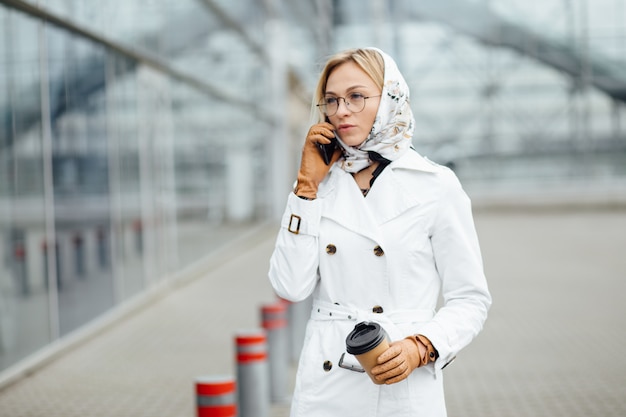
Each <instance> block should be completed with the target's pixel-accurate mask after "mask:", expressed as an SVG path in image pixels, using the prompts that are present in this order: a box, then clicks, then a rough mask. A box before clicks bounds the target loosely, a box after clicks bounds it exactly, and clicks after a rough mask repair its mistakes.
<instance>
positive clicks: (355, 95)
mask: <svg viewBox="0 0 626 417" xmlns="http://www.w3.org/2000/svg"><path fill="white" fill-rule="evenodd" d="M363 98H365V96H364V95H363V94H361V93H352V94H350V100H361V99H363Z"/></svg>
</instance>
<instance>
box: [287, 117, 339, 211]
mask: <svg viewBox="0 0 626 417" xmlns="http://www.w3.org/2000/svg"><path fill="white" fill-rule="evenodd" d="M334 136H335V127H334V126H333V125H332V124H330V123H326V122H323V123H318V124H315V125H313V126H311V128H310V129H309V133H308V134H307V136H306V140H305V141H304V146H303V147H302V159H301V161H300V170H299V171H298V183H297V185H296V189H295V193H296V195H297V196H299V197H304V198H308V199H310V200H313V199H315V198H316V197H317V187H318V186H319V184H320V183H321V182H322V180H323V179H324V177H326V174H328V171H329V170H330V167H331V166H332V165H333V164H334V163H335V162H337V160H338V159H339V157H340V156H341V151H340V149H339V148H337V149H335V152H334V153H333V156H332V158H331V160H330V164H328V165H326V164H325V163H324V160H323V159H322V156H321V155H320V152H319V149H318V148H317V144H318V143H320V144H324V145H326V144H329V143H330V142H331V139H333V138H334Z"/></svg>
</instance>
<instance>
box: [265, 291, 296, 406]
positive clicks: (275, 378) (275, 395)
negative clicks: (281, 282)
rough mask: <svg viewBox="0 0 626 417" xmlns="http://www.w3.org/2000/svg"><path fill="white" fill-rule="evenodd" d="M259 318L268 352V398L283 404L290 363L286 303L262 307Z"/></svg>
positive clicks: (278, 302)
mask: <svg viewBox="0 0 626 417" xmlns="http://www.w3.org/2000/svg"><path fill="white" fill-rule="evenodd" d="M261 316H262V323H263V328H264V329H265V331H266V333H267V344H268V350H269V373H270V398H271V400H272V402H284V401H286V400H287V376H288V372H289V362H290V360H289V359H290V355H289V334H288V329H287V303H285V302H284V301H282V300H280V301H276V302H275V303H273V304H267V305H264V306H262V307H261Z"/></svg>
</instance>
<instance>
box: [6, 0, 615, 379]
mask: <svg viewBox="0 0 626 417" xmlns="http://www.w3.org/2000/svg"><path fill="white" fill-rule="evenodd" d="M357 46H377V47H380V48H382V49H384V50H386V51H387V52H388V53H389V54H391V55H392V56H394V57H395V58H396V60H397V62H398V65H399V67H400V69H401V71H402V72H403V74H404V75H405V77H406V79H407V81H408V83H409V85H410V87H411V94H412V107H413V111H414V115H415V118H416V130H415V132H416V133H415V138H414V145H415V147H416V148H417V149H418V151H419V152H420V153H422V154H424V155H426V156H428V157H429V158H430V159H433V160H435V161H437V162H439V163H442V164H446V165H449V166H451V167H452V168H453V169H454V170H455V171H456V172H457V174H458V176H459V177H460V179H461V181H462V182H463V184H464V185H465V187H466V189H467V190H468V193H469V194H470V196H471V197H472V198H473V199H474V201H475V202H480V201H482V200H481V199H483V200H484V201H487V200H489V199H491V201H494V199H496V200H497V199H502V198H506V199H509V200H510V199H511V198H512V199H513V200H510V201H513V202H515V198H518V199H521V198H531V197H532V196H550V197H553V196H554V195H556V194H558V195H562V196H563V198H576V199H584V198H586V197H585V196H587V195H590V194H593V195H595V196H598V197H599V198H604V197H606V196H610V195H614V193H616V192H617V193H622V192H623V190H624V185H625V183H626V106H625V101H626V71H624V67H625V66H626V1H624V0H595V1H593V2H592V1H590V0H543V1H527V0H439V1H436V2H432V1H411V0H389V1H385V0H334V1H331V0H293V1H280V0H263V1H261V0H240V1H230V0H108V1H105V2H94V1H86V0H40V1H34V0H33V1H18V0H0V375H1V374H2V371H4V370H7V369H8V368H10V367H12V366H15V365H16V364H19V363H20V362H21V361H24V360H27V359H28V358H29V357H32V355H34V354H36V353H37V352H41V351H45V349H46V348H49V347H51V346H54V345H55V344H56V343H58V342H59V341H62V340H64V338H67V337H69V336H70V335H71V334H73V333H75V332H78V331H80V329H82V328H84V327H85V326H88V325H93V324H94V323H95V322H97V321H98V319H99V318H102V317H103V316H105V315H107V314H111V312H114V311H115V310H116V309H119V308H121V307H123V306H124V305H125V304H127V303H129V302H132V301H133V300H136V299H138V298H141V297H142V296H145V294H147V293H149V292H150V291H151V290H153V289H154V288H157V287H159V286H162V285H167V283H168V281H169V280H171V279H172V277H173V276H175V275H176V273H177V272H178V271H181V270H183V269H185V268H187V267H189V266H190V265H193V263H194V262H197V261H198V260H200V259H202V258H203V257H205V256H206V255H207V254H209V253H211V252H212V251H215V250H216V249H217V248H219V247H220V246H221V245H223V244H224V243H226V242H227V241H228V240H229V239H231V238H233V237H235V236H237V235H238V234H239V233H240V232H241V231H243V230H246V229H249V228H250V227H251V226H254V225H255V224H257V223H262V222H266V221H273V220H276V219H277V218H278V217H279V215H280V213H281V212H282V209H283V204H284V202H285V201H286V196H287V193H288V192H289V189H290V187H291V184H292V183H293V180H294V179H295V172H296V169H297V166H298V158H299V153H300V146H301V143H302V140H303V138H304V134H305V132H306V130H307V129H308V126H309V124H310V121H311V117H310V107H311V97H312V91H313V88H314V86H315V83H316V81H317V76H318V74H319V71H320V69H321V65H322V64H323V63H324V61H325V58H326V57H327V56H329V55H330V54H331V53H333V52H336V51H338V50H340V49H344V48H348V47H357ZM615 190H617V191H615ZM622 197H623V195H622Z"/></svg>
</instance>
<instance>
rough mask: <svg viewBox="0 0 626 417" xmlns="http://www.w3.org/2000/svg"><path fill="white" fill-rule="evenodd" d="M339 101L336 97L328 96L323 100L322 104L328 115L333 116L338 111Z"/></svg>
mask: <svg viewBox="0 0 626 417" xmlns="http://www.w3.org/2000/svg"><path fill="white" fill-rule="evenodd" d="M337 103H338V100H337V99H336V98H335V97H327V98H325V99H324V100H322V102H321V103H320V106H321V107H322V111H323V112H324V113H325V114H326V115H327V116H332V115H334V114H335V113H337V108H338V107H339V106H338V105H337Z"/></svg>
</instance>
